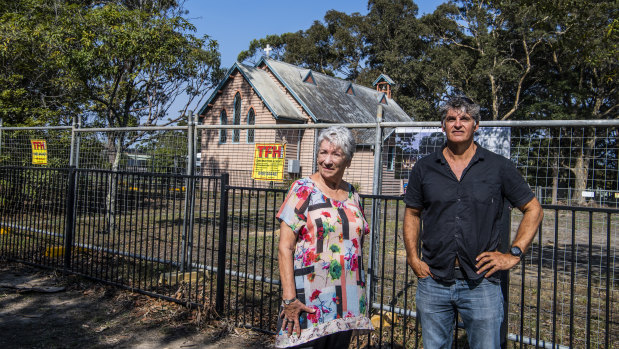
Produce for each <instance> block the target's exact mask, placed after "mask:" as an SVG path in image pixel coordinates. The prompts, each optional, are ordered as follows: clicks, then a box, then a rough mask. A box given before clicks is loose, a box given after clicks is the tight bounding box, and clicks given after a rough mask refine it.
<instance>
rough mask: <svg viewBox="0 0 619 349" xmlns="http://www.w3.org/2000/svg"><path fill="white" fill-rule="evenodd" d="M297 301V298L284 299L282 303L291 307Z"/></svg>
mask: <svg viewBox="0 0 619 349" xmlns="http://www.w3.org/2000/svg"><path fill="white" fill-rule="evenodd" d="M296 300H297V297H294V298H292V299H282V303H284V305H290V304H291V303H293V302H294V301H296Z"/></svg>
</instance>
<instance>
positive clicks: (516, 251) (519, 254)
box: [509, 246, 523, 259]
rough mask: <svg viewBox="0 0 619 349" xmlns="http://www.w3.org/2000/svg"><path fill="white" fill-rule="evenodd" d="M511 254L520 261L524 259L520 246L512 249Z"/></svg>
mask: <svg viewBox="0 0 619 349" xmlns="http://www.w3.org/2000/svg"><path fill="white" fill-rule="evenodd" d="M509 253H511V255H512V256H516V257H518V258H520V259H522V257H523V253H522V250H521V249H520V247H518V246H512V248H511V249H510V250H509Z"/></svg>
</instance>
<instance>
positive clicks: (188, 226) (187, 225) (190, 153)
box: [181, 110, 196, 272]
mask: <svg viewBox="0 0 619 349" xmlns="http://www.w3.org/2000/svg"><path fill="white" fill-rule="evenodd" d="M187 121H188V123H187V178H186V179H185V214H184V215H183V247H182V254H183V256H182V257H181V271H182V272H186V271H191V254H192V250H193V208H194V204H195V199H194V197H195V190H194V188H195V185H194V184H195V175H196V159H195V158H196V148H195V146H196V145H195V137H194V134H195V131H196V124H195V122H194V116H193V111H191V110H190V111H189V117H188V120H187Z"/></svg>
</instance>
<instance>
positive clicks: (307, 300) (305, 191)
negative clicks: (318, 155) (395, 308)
mask: <svg viewBox="0 0 619 349" xmlns="http://www.w3.org/2000/svg"><path fill="white" fill-rule="evenodd" d="M277 218H278V219H279V220H280V221H284V222H286V224H288V226H290V228H292V230H293V231H294V232H295V234H297V244H296V249H295V252H294V279H295V286H296V293H297V298H298V299H299V300H300V301H301V302H303V303H304V304H305V305H307V306H308V307H310V308H314V309H315V310H316V312H315V313H313V314H308V313H302V315H301V317H300V323H301V330H302V331H301V336H290V337H289V336H288V333H287V332H285V331H284V330H282V329H281V319H280V321H279V323H278V334H277V336H276V339H275V346H276V347H278V348H286V347H290V346H296V345H300V344H303V343H307V342H309V341H311V340H314V339H317V338H320V337H323V336H326V335H330V334H333V333H336V332H339V331H347V330H356V331H357V333H359V332H361V333H367V332H368V331H372V330H373V329H374V328H373V326H372V323H371V321H370V319H368V317H367V316H366V314H367V310H368V309H367V306H368V305H367V300H366V293H365V277H364V274H363V264H362V260H363V258H362V253H361V246H362V245H363V238H364V236H365V235H366V234H368V233H369V232H370V228H369V226H368V223H367V221H366V220H365V217H364V214H363V210H362V208H361V205H360V201H359V195H358V194H357V193H356V192H355V191H354V189H353V188H352V186H350V189H349V194H348V198H347V199H346V200H344V201H338V200H334V199H331V198H328V197H327V196H325V195H324V194H323V193H322V192H321V191H320V189H318V187H317V186H316V185H315V184H314V182H313V181H312V180H311V179H310V178H308V177H306V178H302V179H299V180H297V181H296V182H295V183H294V184H293V185H292V188H291V189H290V191H289V192H288V195H287V197H286V200H285V201H284V203H283V204H282V206H281V208H280V209H279V212H278V213H277Z"/></svg>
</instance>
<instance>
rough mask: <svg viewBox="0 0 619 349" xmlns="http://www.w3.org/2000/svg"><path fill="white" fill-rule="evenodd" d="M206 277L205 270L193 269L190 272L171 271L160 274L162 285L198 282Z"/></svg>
mask: <svg viewBox="0 0 619 349" xmlns="http://www.w3.org/2000/svg"><path fill="white" fill-rule="evenodd" d="M202 278H204V271H201V270H200V271H192V272H190V273H178V272H170V273H165V274H161V275H160V276H159V283H160V284H162V285H174V284H178V283H180V282H191V283H196V282H198V281H200V280H202Z"/></svg>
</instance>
